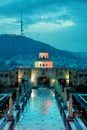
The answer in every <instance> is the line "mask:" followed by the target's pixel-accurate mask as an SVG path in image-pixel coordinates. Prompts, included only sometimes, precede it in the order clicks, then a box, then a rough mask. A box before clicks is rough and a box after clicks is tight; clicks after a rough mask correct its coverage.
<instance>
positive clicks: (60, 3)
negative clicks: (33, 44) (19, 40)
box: [0, 0, 87, 52]
mask: <svg viewBox="0 0 87 130" xmlns="http://www.w3.org/2000/svg"><path fill="white" fill-rule="evenodd" d="M21 10H22V12H23V22H24V35H25V36H28V37H30V38H33V39H35V40H39V41H42V42H45V43H48V44H50V45H52V46H54V47H56V48H58V49H63V50H70V51H86V52H87V0H0V34H3V33H9V34H10V33H12V34H14V33H15V34H20V16H21Z"/></svg>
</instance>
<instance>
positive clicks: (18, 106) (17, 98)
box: [15, 88, 20, 110]
mask: <svg viewBox="0 0 87 130" xmlns="http://www.w3.org/2000/svg"><path fill="white" fill-rule="evenodd" d="M15 107H16V110H18V109H19V108H20V105H19V88H17V92H16V106H15Z"/></svg>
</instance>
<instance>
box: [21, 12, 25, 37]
mask: <svg viewBox="0 0 87 130" xmlns="http://www.w3.org/2000/svg"><path fill="white" fill-rule="evenodd" d="M23 32H24V30H23V13H22V12H21V36H23V35H24V34H23Z"/></svg>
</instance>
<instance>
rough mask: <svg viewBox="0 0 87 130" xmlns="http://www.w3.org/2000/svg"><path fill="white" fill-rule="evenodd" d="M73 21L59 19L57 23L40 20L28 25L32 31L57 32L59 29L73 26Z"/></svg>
mask: <svg viewBox="0 0 87 130" xmlns="http://www.w3.org/2000/svg"><path fill="white" fill-rule="evenodd" d="M73 25H74V23H73V22H72V21H69V20H66V21H63V20H57V21H56V23H46V22H38V23H35V24H32V25H30V26H28V28H29V31H30V32H47V31H48V32H55V31H57V30H59V29H63V28H67V27H71V26H73Z"/></svg>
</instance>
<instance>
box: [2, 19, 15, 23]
mask: <svg viewBox="0 0 87 130" xmlns="http://www.w3.org/2000/svg"><path fill="white" fill-rule="evenodd" d="M16 22H17V18H1V19H0V24H13V23H16Z"/></svg>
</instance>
